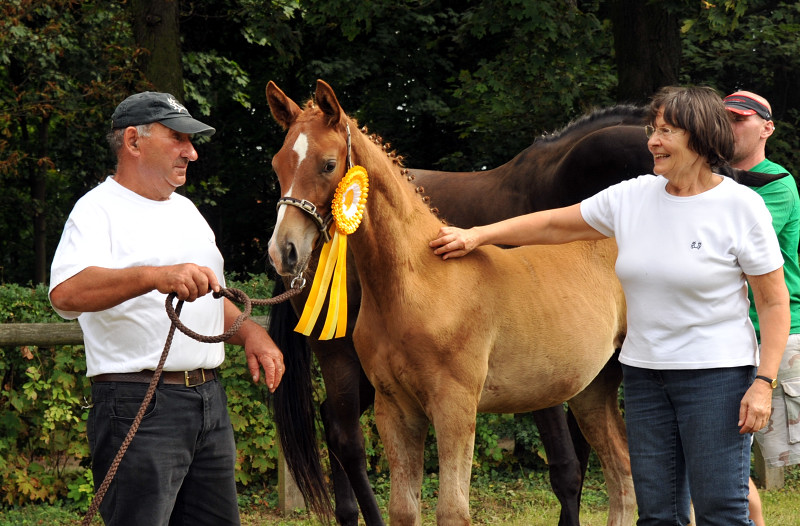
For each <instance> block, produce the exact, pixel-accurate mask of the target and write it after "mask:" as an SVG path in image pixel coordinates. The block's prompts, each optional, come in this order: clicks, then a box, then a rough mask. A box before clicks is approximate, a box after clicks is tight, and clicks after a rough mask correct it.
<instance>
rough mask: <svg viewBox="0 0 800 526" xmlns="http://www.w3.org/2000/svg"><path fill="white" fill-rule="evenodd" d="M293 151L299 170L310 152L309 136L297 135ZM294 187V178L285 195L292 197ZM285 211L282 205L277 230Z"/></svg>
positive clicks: (279, 209) (273, 234) (279, 210)
mask: <svg viewBox="0 0 800 526" xmlns="http://www.w3.org/2000/svg"><path fill="white" fill-rule="evenodd" d="M292 151H293V152H295V153H296V154H297V166H296V167H295V170H299V169H300V165H301V164H303V161H304V160H305V158H306V155H307V154H308V136H307V135H306V134H305V133H301V134H300V135H298V136H297V140H296V141H295V142H294V145H293V146H292ZM293 188H294V179H292V185H291V186H290V187H289V189H288V190H287V191H286V194H284V197H292V189H293ZM285 211H286V206H281V207H279V208H278V217H277V218H276V220H275V227H276V230H277V226H278V225H280V224H281V221H283V216H284V214H285ZM272 236H273V237H275V231H273V233H272Z"/></svg>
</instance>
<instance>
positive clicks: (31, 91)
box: [0, 0, 136, 283]
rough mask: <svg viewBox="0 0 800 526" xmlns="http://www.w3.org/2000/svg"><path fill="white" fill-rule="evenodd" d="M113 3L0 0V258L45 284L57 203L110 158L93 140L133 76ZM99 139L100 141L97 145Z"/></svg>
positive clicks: (16, 272)
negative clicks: (117, 96)
mask: <svg viewBox="0 0 800 526" xmlns="http://www.w3.org/2000/svg"><path fill="white" fill-rule="evenodd" d="M120 15H121V12H120V10H119V8H118V6H117V4H115V3H112V4H109V5H104V6H100V5H99V4H97V3H94V2H74V1H68V0H53V1H50V2H23V1H20V0H12V1H10V2H3V3H2V5H0V106H1V107H2V108H3V111H2V112H1V113H0V185H2V187H3V190H4V191H3V193H2V196H0V200H1V202H0V254H2V255H1V256H0V258H1V259H0V267H2V279H3V280H7V281H15V282H25V281H34V282H39V283H43V282H45V281H46V278H47V271H48V266H49V261H50V258H51V257H52V250H53V248H54V245H55V242H56V241H57V239H54V237H55V236H49V235H48V233H49V232H51V231H56V232H60V228H61V225H62V224H63V221H64V218H65V209H67V207H68V206H70V204H71V201H72V200H73V196H74V195H75V194H78V195H80V194H82V193H83V192H84V191H85V189H86V188H88V187H90V186H92V185H93V184H94V183H95V182H96V181H97V180H99V179H100V177H101V174H102V173H103V170H104V169H105V168H106V167H107V166H108V163H107V154H106V153H105V148H102V145H101V144H100V142H99V141H98V137H102V136H103V135H104V133H105V128H106V126H107V119H108V115H109V113H110V110H109V107H112V108H113V106H110V105H111V101H112V100H113V99H115V98H116V93H117V92H118V91H121V90H123V89H124V87H125V86H126V85H127V84H129V83H131V82H133V81H134V80H135V79H136V74H135V71H133V70H132V68H131V62H132V60H133V58H134V56H135V51H134V50H133V49H132V48H131V46H130V41H129V40H128V38H127V35H128V31H127V26H126V25H125V24H124V23H123V22H122V20H121V17H120ZM101 148H102V149H101Z"/></svg>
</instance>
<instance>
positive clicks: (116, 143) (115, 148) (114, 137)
mask: <svg viewBox="0 0 800 526" xmlns="http://www.w3.org/2000/svg"><path fill="white" fill-rule="evenodd" d="M153 124H154V123H152V122H151V123H148V124H140V125H138V126H134V128H136V133H137V134H138V135H139V137H150V133H151V131H152V129H153ZM124 135H125V128H116V129H114V130H111V131H110V132H108V135H106V139H107V140H108V145H109V146H110V147H111V153H113V154H114V155H119V151H120V149H121V148H122V138H123V137H124Z"/></svg>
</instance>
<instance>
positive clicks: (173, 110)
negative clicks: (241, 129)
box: [111, 91, 217, 136]
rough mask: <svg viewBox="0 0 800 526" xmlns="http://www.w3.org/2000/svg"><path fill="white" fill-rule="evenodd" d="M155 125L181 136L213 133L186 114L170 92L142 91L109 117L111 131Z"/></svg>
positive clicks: (209, 134)
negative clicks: (181, 134)
mask: <svg viewBox="0 0 800 526" xmlns="http://www.w3.org/2000/svg"><path fill="white" fill-rule="evenodd" d="M151 122H158V123H161V124H163V125H164V126H166V127H167V128H170V129H172V130H175V131H177V132H181V133H192V134H197V135H205V136H211V135H214V132H216V131H217V130H215V129H214V128H212V127H211V126H209V125H208V124H204V123H202V122H200V121H198V120H196V119H193V118H192V116H191V115H189V111H188V110H187V109H186V108H185V107H184V106H183V104H181V103H180V102H178V100H177V99H176V98H175V97H173V96H172V95H170V94H169V93H159V92H156V91H143V92H142V93H136V94H135V95H131V96H130V97H128V98H127V99H125V100H123V101H122V102H120V103H119V106H117V109H116V110H114V114H113V115H112V116H111V129H114V130H116V129H119V128H127V127H128V126H139V125H140V124H150V123H151Z"/></svg>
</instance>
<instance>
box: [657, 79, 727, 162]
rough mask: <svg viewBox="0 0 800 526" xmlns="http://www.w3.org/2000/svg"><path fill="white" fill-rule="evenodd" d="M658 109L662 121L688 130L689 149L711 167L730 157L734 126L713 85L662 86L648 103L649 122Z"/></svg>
mask: <svg viewBox="0 0 800 526" xmlns="http://www.w3.org/2000/svg"><path fill="white" fill-rule="evenodd" d="M659 111H663V113H662V118H663V119H664V122H666V123H667V124H669V125H671V126H675V127H677V128H681V129H683V130H686V131H687V132H688V133H689V148H691V149H692V150H693V151H694V152H696V153H698V154H699V155H701V156H703V157H704V158H705V159H706V160H707V161H708V163H709V164H710V165H711V168H716V167H718V166H721V165H724V164H726V163H727V162H728V161H729V160H730V159H731V158H732V157H733V148H734V143H733V129H731V123H730V120H729V117H728V112H727V110H726V109H725V105H724V104H723V102H722V98H721V97H720V96H719V94H718V93H717V92H716V91H715V90H714V89H713V88H710V87H706V86H689V87H676V86H667V87H664V88H661V89H660V90H659V91H658V93H656V94H655V95H654V96H653V100H652V101H651V103H650V112H649V116H648V118H649V120H650V124H653V122H655V119H656V116H657V115H658V112H659Z"/></svg>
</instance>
